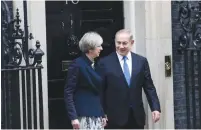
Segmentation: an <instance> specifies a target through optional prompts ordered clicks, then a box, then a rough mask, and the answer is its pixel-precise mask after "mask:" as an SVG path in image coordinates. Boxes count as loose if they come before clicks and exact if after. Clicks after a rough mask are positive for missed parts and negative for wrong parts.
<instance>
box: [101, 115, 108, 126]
mask: <svg viewBox="0 0 201 130" xmlns="http://www.w3.org/2000/svg"><path fill="white" fill-rule="evenodd" d="M107 121H108V119H107V118H106V117H105V118H102V123H103V127H105V126H106V125H107Z"/></svg>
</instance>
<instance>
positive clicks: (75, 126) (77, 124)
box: [71, 119, 80, 129]
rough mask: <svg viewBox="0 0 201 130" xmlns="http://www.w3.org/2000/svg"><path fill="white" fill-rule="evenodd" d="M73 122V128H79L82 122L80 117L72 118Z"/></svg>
mask: <svg viewBox="0 0 201 130" xmlns="http://www.w3.org/2000/svg"><path fill="white" fill-rule="evenodd" d="M71 124H72V126H73V129H79V128H80V123H79V121H78V119H75V120H72V121H71Z"/></svg>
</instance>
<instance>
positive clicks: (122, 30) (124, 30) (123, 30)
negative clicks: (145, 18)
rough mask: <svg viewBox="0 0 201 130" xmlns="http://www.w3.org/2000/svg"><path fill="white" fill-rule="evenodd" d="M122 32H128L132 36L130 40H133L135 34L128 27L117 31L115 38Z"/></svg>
mask: <svg viewBox="0 0 201 130" xmlns="http://www.w3.org/2000/svg"><path fill="white" fill-rule="evenodd" d="M121 33H127V34H128V35H129V37H130V40H133V35H132V33H131V31H130V30H128V29H121V30H119V31H118V32H116V34H115V39H116V37H117V35H119V34H121Z"/></svg>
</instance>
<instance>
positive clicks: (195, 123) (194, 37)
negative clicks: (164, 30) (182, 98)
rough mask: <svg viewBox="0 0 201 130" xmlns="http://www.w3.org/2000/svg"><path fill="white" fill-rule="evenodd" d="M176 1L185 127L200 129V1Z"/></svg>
mask: <svg viewBox="0 0 201 130" xmlns="http://www.w3.org/2000/svg"><path fill="white" fill-rule="evenodd" d="M178 3H179V5H180V10H179V21H180V25H181V35H180V37H179V44H178V52H179V54H181V55H182V56H183V57H184V62H183V63H184V67H185V89H186V90H185V91H186V110H187V111H186V112H187V128H188V129H190V128H192V129H198V128H199V129H201V2H197V5H195V4H193V3H191V2H190V1H180V2H178Z"/></svg>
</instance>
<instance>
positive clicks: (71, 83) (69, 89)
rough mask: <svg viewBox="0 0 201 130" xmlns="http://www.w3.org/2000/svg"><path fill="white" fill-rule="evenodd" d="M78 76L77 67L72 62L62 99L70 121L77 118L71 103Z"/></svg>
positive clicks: (72, 102)
mask: <svg viewBox="0 0 201 130" xmlns="http://www.w3.org/2000/svg"><path fill="white" fill-rule="evenodd" d="M78 76H79V67H78V65H77V63H76V62H75V61H73V63H72V64H71V65H70V66H69V68H68V75H67V80H66V84H65V87H64V99H65V104H66V109H67V112H68V116H69V118H70V120H75V119H77V118H78V117H77V113H76V110H75V105H74V101H73V96H74V95H73V94H74V91H75V89H76V85H77V82H78Z"/></svg>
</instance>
